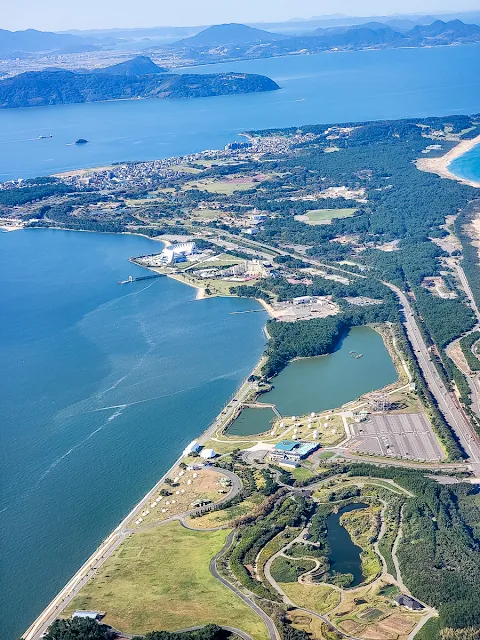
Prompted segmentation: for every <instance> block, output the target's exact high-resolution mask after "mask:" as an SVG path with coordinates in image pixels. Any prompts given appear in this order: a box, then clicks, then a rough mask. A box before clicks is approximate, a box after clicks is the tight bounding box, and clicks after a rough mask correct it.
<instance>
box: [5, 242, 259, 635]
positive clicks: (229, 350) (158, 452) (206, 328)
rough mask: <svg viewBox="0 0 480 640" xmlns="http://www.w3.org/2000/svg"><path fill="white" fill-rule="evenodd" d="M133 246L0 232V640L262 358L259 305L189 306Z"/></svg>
mask: <svg viewBox="0 0 480 640" xmlns="http://www.w3.org/2000/svg"><path fill="white" fill-rule="evenodd" d="M160 248H161V245H160V244H159V243H155V242H154V241H152V240H148V239H146V238H141V237H137V236H126V235H123V236H121V235H108V234H96V233H79V232H68V231H54V230H29V231H17V232H13V233H2V234H0V296H1V301H2V313H1V314H0V361H1V363H2V366H1V369H0V397H1V399H2V401H1V409H0V413H1V415H0V440H1V447H0V462H1V469H2V477H1V486H2V492H1V496H0V500H1V502H0V510H1V512H0V527H1V529H2V540H1V544H0V547H1V560H0V562H1V567H0V580H1V582H2V588H1V591H2V607H1V609H2V615H1V616H0V619H1V623H0V638H2V640H12V639H13V638H15V637H18V636H19V635H20V633H21V632H22V631H24V629H25V628H26V627H27V626H28V625H29V624H30V623H31V622H32V620H33V618H34V617H35V616H36V615H37V614H39V613H40V611H41V610H42V608H43V607H44V606H45V605H47V604H48V602H49V601H50V599H51V598H52V597H53V596H54V595H55V593H56V592H57V591H58V590H59V589H60V588H61V587H62V585H63V584H64V583H65V582H67V580H68V579H69V578H70V577H71V575H73V573H74V572H75V571H76V570H77V569H78V568H79V566H80V565H81V564H82V563H83V561H84V560H85V559H86V558H87V557H88V556H89V555H90V554H91V553H92V552H93V550H94V549H95V547H96V546H97V545H98V543H99V542H100V541H101V540H102V539H103V538H104V537H105V536H106V534H108V533H109V531H110V530H111V529H113V528H114V527H115V526H116V525H117V524H118V522H119V521H120V520H121V518H122V517H123V516H125V515H126V514H127V513H128V512H129V510H130V509H131V508H132V506H133V505H134V504H135V503H136V502H137V501H138V500H139V499H140V498H141V497H142V496H143V495H144V494H145V493H146V492H147V491H148V490H149V489H150V488H151V486H153V484H154V483H155V482H156V481H157V480H158V478H159V477H160V476H161V475H162V473H164V472H165V471H166V470H167V469H168V467H169V466H170V465H171V464H172V463H173V462H174V460H175V459H176V458H177V457H178V455H179V453H180V452H181V450H182V448H183V447H184V446H185V445H186V444H188V442H190V441H191V440H192V439H193V438H194V437H195V436H197V435H199V434H200V433H201V432H202V431H203V430H204V429H205V428H206V427H207V426H208V425H209V423H210V422H211V421H212V419H213V418H214V417H215V415H216V414H217V413H218V412H219V411H220V409H221V407H222V405H223V403H224V402H225V400H226V398H227V397H228V396H229V395H230V394H231V393H233V391H234V390H235V388H236V387H237V385H238V384H239V383H240V381H241V380H242V379H243V378H244V377H245V376H246V375H248V373H249V371H250V370H251V369H252V367H253V366H254V364H255V363H256V362H257V361H258V359H259V357H260V354H261V352H262V349H263V344H264V336H263V331H262V325H263V323H264V321H265V318H264V314H260V313H249V314H234V315H230V312H231V311H239V310H244V309H247V308H248V309H251V308H252V304H253V305H254V306H255V304H256V303H255V302H252V301H251V300H240V299H232V298H221V299H220V298H217V299H212V300H203V301H195V300H194V297H195V290H194V289H192V288H190V287H186V286H184V285H182V284H180V283H178V282H176V281H174V280H170V279H168V278H159V279H156V280H152V281H146V282H145V281H144V282H138V283H134V284H128V285H123V286H122V285H119V284H118V280H121V279H123V278H125V277H126V276H127V275H128V274H130V273H131V274H133V275H138V274H141V275H144V274H145V273H146V272H145V271H144V270H143V269H141V268H140V267H136V266H135V265H132V264H129V263H128V262H127V259H128V257H130V256H133V255H139V254H146V253H152V252H154V251H156V250H159V249H160Z"/></svg>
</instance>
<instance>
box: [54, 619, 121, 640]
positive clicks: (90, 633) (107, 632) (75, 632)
mask: <svg viewBox="0 0 480 640" xmlns="http://www.w3.org/2000/svg"><path fill="white" fill-rule="evenodd" d="M117 635H118V634H117V633H116V632H114V631H112V630H111V629H110V627H107V626H106V625H104V624H99V623H98V622H97V621H96V620H92V619H91V618H73V619H72V620H55V622H53V623H52V624H51V625H50V627H49V628H48V631H47V633H46V635H45V640H114V639H115V638H116V637H117Z"/></svg>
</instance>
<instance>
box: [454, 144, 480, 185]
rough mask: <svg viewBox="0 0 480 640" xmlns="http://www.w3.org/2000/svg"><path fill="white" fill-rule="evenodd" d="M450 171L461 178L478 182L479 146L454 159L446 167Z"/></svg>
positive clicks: (479, 173) (479, 168) (479, 169)
mask: <svg viewBox="0 0 480 640" xmlns="http://www.w3.org/2000/svg"><path fill="white" fill-rule="evenodd" d="M448 168H449V169H450V171H451V172H452V173H454V174H455V175H457V176H460V177H461V178H466V179H467V180H475V181H476V182H480V144H477V145H476V146H475V147H473V149H471V150H470V151H468V152H467V153H464V154H463V156H460V157H459V158H456V159H455V160H454V161H453V162H451V163H450V164H449V166H448Z"/></svg>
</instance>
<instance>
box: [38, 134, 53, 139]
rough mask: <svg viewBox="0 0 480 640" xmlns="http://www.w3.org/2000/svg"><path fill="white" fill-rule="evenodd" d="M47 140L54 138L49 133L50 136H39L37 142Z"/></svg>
mask: <svg viewBox="0 0 480 640" xmlns="http://www.w3.org/2000/svg"><path fill="white" fill-rule="evenodd" d="M47 138H53V136H52V134H51V133H49V134H48V136H37V140H46V139H47Z"/></svg>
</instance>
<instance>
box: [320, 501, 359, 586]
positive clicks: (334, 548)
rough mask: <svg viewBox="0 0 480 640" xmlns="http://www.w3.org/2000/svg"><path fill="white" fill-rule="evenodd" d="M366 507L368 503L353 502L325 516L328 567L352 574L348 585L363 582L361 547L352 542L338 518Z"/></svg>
mask: <svg viewBox="0 0 480 640" xmlns="http://www.w3.org/2000/svg"><path fill="white" fill-rule="evenodd" d="M366 507H368V504H365V503H364V502H354V503H352V504H347V505H346V506H345V507H342V508H341V509H340V510H339V511H338V512H337V513H331V514H330V515H329V516H328V518H327V541H328V546H329V549H330V553H329V554H328V560H329V562H330V568H331V570H332V571H336V572H337V573H351V574H352V575H353V581H352V583H351V584H350V585H349V586H351V587H356V586H357V585H359V584H360V583H361V582H363V573H362V561H361V558H360V552H361V548H360V547H358V546H357V545H356V544H354V543H353V541H352V539H351V537H350V534H349V533H348V531H347V530H346V529H345V527H342V525H341V524H340V518H341V517H342V515H343V514H344V513H347V512H348V511H355V510H356V509H364V508H366Z"/></svg>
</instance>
